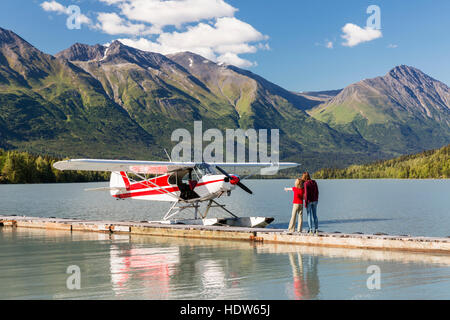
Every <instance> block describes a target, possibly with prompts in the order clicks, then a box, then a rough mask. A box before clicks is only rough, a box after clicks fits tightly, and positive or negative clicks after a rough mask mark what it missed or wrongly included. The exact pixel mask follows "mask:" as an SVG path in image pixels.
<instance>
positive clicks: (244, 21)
mask: <svg viewBox="0 0 450 320" xmlns="http://www.w3.org/2000/svg"><path fill="white" fill-rule="evenodd" d="M45 2H46V4H45ZM69 5H77V6H79V8H80V9H81V14H82V15H83V18H79V19H80V21H81V22H82V23H81V29H80V30H76V29H73V30H70V29H68V28H67V26H66V21H67V19H68V18H69V15H68V14H67V12H66V11H64V10H66V8H67V7H68V6H69ZM369 5H377V6H378V7H379V9H380V13H381V15H380V27H381V29H380V30H367V29H366V24H367V23H366V21H367V19H368V18H369V16H370V15H371V14H368V13H366V9H367V8H368V6H369ZM63 9H64V10H63ZM449 14H450V1H448V0H433V1H406V0H391V1H378V0H377V1H363V0H359V1H356V0H345V1H332V0H322V1H320V0H319V1H301V0H281V1H268V0H240V1H237V0H172V1H170V2H167V1H165V0H58V1H56V0H48V1H43V0H32V1H30V0H2V4H1V10H0V27H3V28H6V29H11V30H13V31H14V32H16V33H18V34H19V35H20V36H22V37H23V38H24V39H26V40H27V41H29V42H30V43H32V44H33V45H35V46H36V47H37V48H39V49H40V50H42V51H44V52H47V53H50V54H54V53H57V52H59V51H61V50H63V49H65V48H67V47H69V46H70V45H72V44H73V43H75V42H81V43H87V44H96V43H101V44H105V43H109V42H111V41H113V40H115V39H121V40H122V41H123V42H125V43H126V44H128V45H133V46H136V47H138V48H141V49H146V50H152V51H159V52H162V53H171V52H174V51H179V50H189V51H194V52H197V53H199V54H202V55H204V56H206V57H207V58H209V59H212V60H215V61H218V62H224V63H231V64H237V65H239V66H241V67H243V68H246V69H249V70H251V71H253V72H255V73H257V74H259V75H261V76H263V77H265V78H267V79H268V80H270V81H272V82H274V83H276V84H278V85H280V86H282V87H284V88H286V89H289V90H293V91H310V90H329V89H337V88H342V87H345V86H347V85H349V84H351V83H353V82H357V81H359V80H362V79H365V78H371V77H375V76H379V75H384V74H385V73H387V72H388V71H389V70H390V69H391V68H392V67H394V66H396V65H400V64H407V65H411V66H414V67H417V68H419V69H421V70H422V71H424V72H425V73H427V74H429V75H431V76H432V77H434V78H436V79H438V80H440V81H442V82H444V83H446V84H447V85H450V41H449V40H450V37H449V32H448V30H450V19H448V15H449ZM344 26H346V28H345V32H344V30H343V28H344ZM345 34H347V36H349V37H350V38H349V39H351V40H346V39H344V38H343V37H342V36H343V35H345ZM362 40H365V41H362ZM345 43H347V45H345Z"/></svg>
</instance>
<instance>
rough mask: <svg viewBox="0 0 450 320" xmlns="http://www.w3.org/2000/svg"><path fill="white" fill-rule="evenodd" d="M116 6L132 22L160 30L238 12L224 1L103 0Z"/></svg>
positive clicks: (229, 15) (228, 15)
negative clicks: (149, 25)
mask: <svg viewBox="0 0 450 320" xmlns="http://www.w3.org/2000/svg"><path fill="white" fill-rule="evenodd" d="M101 1H103V2H106V3H108V4H115V5H118V7H119V8H120V10H121V14H122V15H124V16H125V17H127V18H128V19H130V20H135V21H141V22H146V23H150V24H152V25H154V26H158V27H160V28H162V27H164V26H170V25H173V26H176V27H177V28H180V27H181V26H182V25H183V24H185V23H191V22H199V21H202V20H208V19H214V18H220V17H232V16H234V13H235V12H236V11H237V9H236V8H234V7H232V6H231V5H229V4H228V3H226V2H225V1H223V0H101Z"/></svg>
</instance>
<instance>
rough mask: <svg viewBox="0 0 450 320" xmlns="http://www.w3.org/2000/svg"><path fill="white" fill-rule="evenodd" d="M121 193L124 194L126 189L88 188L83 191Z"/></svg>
mask: <svg viewBox="0 0 450 320" xmlns="http://www.w3.org/2000/svg"><path fill="white" fill-rule="evenodd" d="M111 190H112V191H121V192H125V191H127V188H120V187H104V188H88V189H84V191H111Z"/></svg>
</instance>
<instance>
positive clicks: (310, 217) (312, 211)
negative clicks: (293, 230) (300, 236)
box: [306, 201, 319, 231]
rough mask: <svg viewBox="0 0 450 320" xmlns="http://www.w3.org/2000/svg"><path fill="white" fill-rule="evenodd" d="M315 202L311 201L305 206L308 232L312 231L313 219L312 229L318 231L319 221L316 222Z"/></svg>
mask: <svg viewBox="0 0 450 320" xmlns="http://www.w3.org/2000/svg"><path fill="white" fill-rule="evenodd" d="M317 203H318V202H317V201H313V202H310V203H308V205H307V206H306V212H307V213H308V228H309V230H311V231H312V230H313V228H312V225H313V219H314V227H315V228H314V229H315V230H317V229H319V221H318V220H317Z"/></svg>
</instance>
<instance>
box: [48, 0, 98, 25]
mask: <svg viewBox="0 0 450 320" xmlns="http://www.w3.org/2000/svg"><path fill="white" fill-rule="evenodd" d="M41 7H42V9H44V11H47V12H56V13H58V14H66V15H71V14H72V12H71V10H69V7H65V6H63V5H62V4H61V3H59V2H56V1H44V2H42V3H41ZM76 21H77V22H78V23H80V24H87V25H90V24H91V23H92V21H91V19H89V18H88V17H87V16H85V15H84V14H80V15H79V16H78V17H76Z"/></svg>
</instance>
